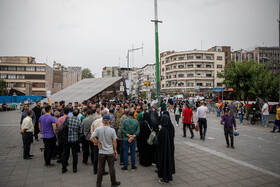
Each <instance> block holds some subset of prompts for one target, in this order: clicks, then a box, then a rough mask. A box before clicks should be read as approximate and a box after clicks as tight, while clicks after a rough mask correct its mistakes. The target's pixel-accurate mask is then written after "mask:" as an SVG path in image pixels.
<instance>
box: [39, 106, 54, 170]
mask: <svg viewBox="0 0 280 187" xmlns="http://www.w3.org/2000/svg"><path fill="white" fill-rule="evenodd" d="M45 112H46V114H44V115H42V116H41V117H40V118H39V129H40V131H41V133H42V138H43V141H44V148H45V149H44V158H45V166H54V164H51V158H52V155H53V151H54V149H55V142H56V138H55V134H56V121H55V118H54V117H53V116H51V113H52V110H51V106H49V105H48V106H46V107H45Z"/></svg>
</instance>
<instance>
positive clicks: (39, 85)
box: [33, 83, 45, 88]
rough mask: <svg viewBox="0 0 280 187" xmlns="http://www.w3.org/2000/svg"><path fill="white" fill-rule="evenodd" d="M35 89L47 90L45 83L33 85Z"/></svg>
mask: <svg viewBox="0 0 280 187" xmlns="http://www.w3.org/2000/svg"><path fill="white" fill-rule="evenodd" d="M33 87H35V88H45V83H33Z"/></svg>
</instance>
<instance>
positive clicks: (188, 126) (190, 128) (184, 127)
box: [183, 123, 193, 137]
mask: <svg viewBox="0 0 280 187" xmlns="http://www.w3.org/2000/svg"><path fill="white" fill-rule="evenodd" d="M186 127H187V128H189V130H190V133H191V136H192V137H193V130H192V127H191V124H187V123H183V133H184V137H186Z"/></svg>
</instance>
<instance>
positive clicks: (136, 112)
mask: <svg viewBox="0 0 280 187" xmlns="http://www.w3.org/2000/svg"><path fill="white" fill-rule="evenodd" d="M140 113H141V107H140V106H137V107H136V110H135V112H134V115H133V117H134V119H137V117H138V115H139V114H140Z"/></svg>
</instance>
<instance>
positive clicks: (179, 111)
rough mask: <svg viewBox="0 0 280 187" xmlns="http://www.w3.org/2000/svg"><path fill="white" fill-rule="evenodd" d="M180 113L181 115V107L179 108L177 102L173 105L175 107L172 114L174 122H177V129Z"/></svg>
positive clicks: (179, 105)
mask: <svg viewBox="0 0 280 187" xmlns="http://www.w3.org/2000/svg"><path fill="white" fill-rule="evenodd" d="M181 113H182V106H181V104H180V102H179V100H177V102H176V103H175V106H174V114H175V120H176V122H177V124H176V126H177V127H178V126H179V121H180V117H181Z"/></svg>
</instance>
